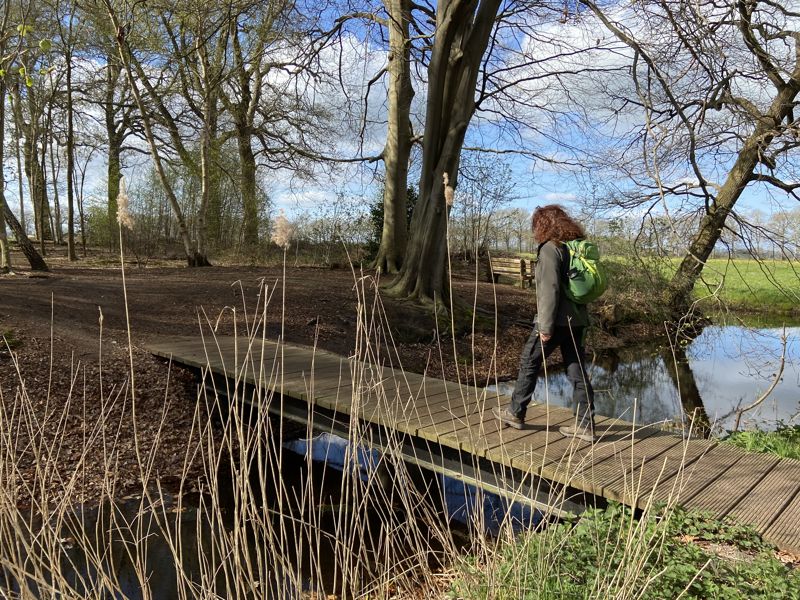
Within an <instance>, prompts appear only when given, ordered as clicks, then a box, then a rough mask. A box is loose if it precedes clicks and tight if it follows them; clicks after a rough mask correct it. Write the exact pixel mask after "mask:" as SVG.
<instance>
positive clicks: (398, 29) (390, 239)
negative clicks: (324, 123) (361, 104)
mask: <svg viewBox="0 0 800 600" xmlns="http://www.w3.org/2000/svg"><path fill="white" fill-rule="evenodd" d="M384 6H385V7H386V12H387V13H388V15H389V23H388V27H389V67H388V71H389V115H388V127H387V132H386V146H385V147H384V150H383V162H384V166H385V169H386V180H385V182H384V188H383V231H382V233H381V243H380V247H379V248H378V255H377V257H376V259H375V269H376V270H377V271H379V272H380V273H387V274H397V273H398V272H399V271H400V266H401V265H402V262H403V256H404V254H405V251H406V245H407V243H408V230H407V224H406V203H407V199H408V198H407V190H408V161H409V157H410V156H411V136H412V131H411V121H410V114H411V101H412V99H413V98H414V88H413V87H412V85H411V62H410V58H411V44H410V41H409V23H410V19H411V2H410V0H384Z"/></svg>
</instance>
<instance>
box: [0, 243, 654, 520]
mask: <svg viewBox="0 0 800 600" xmlns="http://www.w3.org/2000/svg"><path fill="white" fill-rule="evenodd" d="M14 259H15V262H14V263H13V264H15V265H17V266H19V265H22V263H23V258H22V257H21V256H15V257H14ZM48 261H49V263H50V265H51V268H52V271H51V272H50V273H45V274H41V275H39V274H36V273H32V272H30V271H29V270H27V269H26V268H17V269H15V272H14V273H13V274H11V275H4V276H2V277H0V334H2V335H3V336H4V337H5V338H6V339H7V341H8V343H9V346H10V347H11V351H10V352H9V351H8V349H7V347H6V344H5V343H3V346H2V349H0V404H2V410H3V411H4V413H5V415H11V418H10V419H7V418H4V419H0V421H2V422H0V435H4V436H7V437H6V441H9V440H10V441H13V444H7V445H6V447H7V448H8V447H9V446H12V445H13V447H14V450H13V451H14V452H15V453H16V455H17V456H16V459H17V460H18V461H20V462H19V464H21V465H22V473H21V477H20V478H19V481H18V482H17V484H16V485H17V493H16V496H17V501H18V503H20V504H21V505H25V504H27V502H28V501H29V500H28V499H29V498H30V497H31V496H32V495H34V494H35V493H37V492H36V489H37V488H36V486H44V487H49V486H51V485H54V486H55V485H59V486H61V488H63V485H62V484H59V481H62V482H63V480H64V479H63V478H64V477H65V476H66V475H67V474H69V473H71V472H72V471H71V469H72V470H74V468H75V465H76V464H80V468H81V475H80V477H79V480H80V481H79V483H77V484H75V485H74V486H72V487H71V488H70V489H71V490H72V491H70V492H63V491H61V492H59V493H62V494H63V493H69V494H71V495H72V494H74V496H75V498H74V499H75V500H79V501H87V500H91V499H93V498H96V497H99V494H100V493H101V491H102V489H101V488H102V486H103V485H104V483H103V482H104V478H105V479H107V477H108V475H109V470H110V469H111V470H113V472H114V480H115V485H117V486H118V490H119V491H121V492H124V491H125V490H126V489H134V488H135V487H136V484H137V477H138V475H139V470H138V466H137V460H136V451H135V448H134V445H133V441H132V440H133V422H132V419H131V417H130V414H129V413H130V412H131V411H130V407H129V406H128V403H127V402H126V401H125V398H126V397H127V394H126V393H125V391H126V390H127V386H128V380H129V373H130V360H129V354H128V328H127V325H126V303H125V298H124V293H123V284H122V276H121V271H120V268H119V266H118V265H117V266H113V265H112V264H109V262H110V261H106V262H105V263H104V262H103V261H98V260H84V261H80V262H78V263H75V264H69V263H67V262H66V261H65V260H64V259H63V258H59V257H57V256H55V257H54V256H50V257H48ZM475 280H476V277H475V274H474V273H470V272H466V271H465V272H462V273H456V274H455V275H454V277H453V282H452V286H453V290H454V292H455V294H456V296H457V297H460V298H462V299H464V300H465V301H466V302H467V303H469V304H475V305H477V306H478V307H479V308H480V309H481V312H482V314H484V315H485V314H495V313H496V314H497V315H498V317H499V318H498V320H497V335H496V336H495V334H494V331H493V330H490V331H482V332H479V331H476V332H474V333H472V332H471V333H468V334H466V335H461V336H458V337H457V339H456V340H455V355H456V357H457V360H454V358H453V355H454V351H453V343H452V340H447V339H440V340H439V341H437V340H436V339H435V336H434V331H431V334H430V336H429V339H422V340H417V341H408V342H397V343H396V344H395V351H396V353H397V356H398V357H399V358H400V361H401V362H402V365H403V368H404V369H406V370H408V371H412V372H418V373H422V372H427V373H428V374H430V375H432V376H436V377H444V378H456V369H460V371H461V373H460V375H461V380H462V381H464V380H465V376H466V380H468V381H472V382H477V383H478V384H479V385H486V383H487V381H488V380H490V379H494V378H495V377H497V379H499V380H508V379H512V378H514V377H515V376H516V371H517V364H518V360H519V352H520V350H521V349H522V346H523V344H524V342H525V340H526V338H527V336H528V334H529V332H530V327H531V323H532V320H533V312H534V306H535V298H534V295H533V293H532V292H531V291H529V290H523V289H520V288H518V287H515V286H512V285H492V284H490V283H487V282H484V281H479V282H478V283H477V284H476V282H475ZM126 282H127V308H128V314H129V318H130V335H131V341H132V344H131V345H132V357H133V372H134V375H135V382H136V386H135V390H136V407H137V417H136V419H137V421H136V427H137V436H138V440H139V445H140V447H144V448H150V447H153V448H156V450H155V454H156V456H155V462H154V465H155V477H157V478H158V479H160V480H161V481H162V482H169V481H177V480H178V477H179V476H180V474H181V470H182V469H183V468H184V457H185V454H186V448H187V444H188V440H189V437H190V436H191V435H192V433H191V431H192V422H193V419H195V417H196V412H195V411H196V406H197V400H196V399H197V391H196V381H195V379H194V376H193V375H192V374H191V372H189V371H184V370H182V369H180V368H177V367H175V366H173V367H172V368H169V366H168V365H167V364H166V363H165V362H164V361H162V360H159V359H156V358H154V357H153V356H151V355H150V354H149V353H148V352H147V350H146V349H145V348H146V345H147V344H148V342H150V341H153V340H154V339H157V338H164V337H165V336H170V335H175V336H187V335H188V336H191V335H198V336H199V335H200V331H201V325H202V327H203V329H204V331H205V332H206V335H208V333H209V332H210V331H211V329H212V328H214V327H215V328H216V332H217V333H218V334H221V335H230V334H233V333H234V332H235V331H237V332H238V333H239V334H240V335H241V334H242V333H243V332H245V331H246V327H247V324H250V325H251V326H252V323H253V319H254V315H255V314H256V312H258V313H263V310H262V309H263V307H264V304H263V299H264V298H268V300H267V304H266V312H265V313H264V314H265V315H266V321H267V337H268V339H272V340H275V339H277V337H278V336H279V334H280V331H281V328H283V332H284V337H285V340H286V341H287V342H290V343H298V344H305V345H315V346H317V347H318V348H322V349H324V350H328V351H331V352H335V353H338V354H342V355H345V356H349V355H352V354H353V352H354V348H355V347H356V337H357V335H358V331H359V328H358V327H357V324H358V314H359V306H362V307H363V308H364V309H365V310H366V314H371V313H372V311H374V310H376V309H375V307H376V306H377V304H376V302H375V298H376V295H375V293H376V292H375V291H376V289H377V286H376V285H375V281H374V278H373V277H372V274H369V273H360V272H355V273H354V272H353V271H352V270H350V269H334V270H331V269H320V268H310V267H288V268H287V269H286V276H285V280H284V276H283V269H282V268H281V267H279V266H273V267H243V266H215V267H210V268H202V269H187V268H185V267H183V266H182V265H180V264H179V263H177V262H172V263H161V264H155V263H150V264H149V265H148V267H147V268H137V267H136V266H128V267H126ZM284 295H285V299H284ZM380 299H381V303H380V306H381V307H382V310H378V311H377V312H378V313H383V314H386V315H389V316H388V317H387V318H388V319H389V322H390V325H391V319H392V318H393V317H392V316H391V315H397V314H398V313H396V312H395V311H394V309H393V307H394V306H395V304H396V303H394V302H392V301H390V300H389V299H387V298H386V297H384V295H381V296H380ZM396 318H403V316H402V315H400V316H399V317H396ZM651 333H652V330H648V328H645V327H644V326H636V325H634V326H631V327H630V328H627V329H625V328H623V329H621V330H620V331H619V332H618V333H617V335H616V336H614V337H612V336H610V335H608V334H606V333H603V332H601V331H599V330H597V331H594V332H593V334H592V335H591V336H590V340H589V346H590V352H591V351H597V352H600V353H602V351H604V350H609V349H613V348H619V347H622V346H625V345H627V344H629V343H631V342H633V341H635V340H639V339H643V338H644V337H649V336H650V335H651ZM496 338H497V343H496ZM99 422H102V423H105V424H106V425H105V426H104V427H105V428H106V429H108V428H113V429H114V430H115V432H116V431H118V432H119V434H116V433H115V438H114V439H115V440H116V444H117V447H116V450H115V459H114V464H113V465H110V464H109V463H108V461H102V460H95V461H92V460H86V458H87V452H90V450H87V439H92V440H97V439H99V438H98V437H97V431H96V430H97V427H96V424H97V423H99ZM101 437H102V436H101ZM42 442H44V445H43V444H42ZM43 448H44V449H46V451H43ZM44 455H47V456H51V457H57V461H56V464H55V465H52V466H51V469H52V472H48V473H49V474H48V475H47V481H42V478H43V477H44V475H43V470H42V468H41V465H37V464H35V463H37V462H41V460H42V457H43V456H44ZM26 457H27V458H26ZM0 458H2V459H3V460H5V458H3V457H0ZM9 458H10V457H9ZM198 468H199V467H198Z"/></svg>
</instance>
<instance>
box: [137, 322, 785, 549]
mask: <svg viewBox="0 0 800 600" xmlns="http://www.w3.org/2000/svg"><path fill="white" fill-rule="evenodd" d="M149 350H150V351H151V352H152V353H154V354H156V355H158V356H161V357H164V358H168V359H172V360H173V361H174V362H176V363H179V364H183V365H187V366H190V367H194V368H199V369H205V368H208V369H209V373H211V374H213V375H215V376H216V377H218V378H219V377H224V378H226V379H227V380H233V381H237V382H240V383H246V384H249V385H250V386H255V387H260V388H263V389H266V390H268V391H276V392H280V393H282V395H283V397H284V398H291V399H294V400H297V401H301V402H302V403H303V406H304V407H306V408H307V409H308V410H309V411H311V410H317V409H321V410H324V411H327V412H328V414H335V415H339V416H340V417H344V418H345V420H347V419H352V418H354V417H357V418H358V419H359V420H360V421H361V422H365V423H368V424H374V425H376V426H380V427H382V428H385V429H388V430H392V431H394V432H396V433H398V434H400V435H403V436H405V437H407V438H408V439H410V440H412V441H413V440H416V441H417V442H419V441H424V442H425V443H427V444H429V445H430V446H431V447H434V448H438V449H440V451H441V452H445V451H448V452H450V451H453V452H456V451H457V452H458V453H459V454H460V455H469V456H471V457H472V458H473V459H474V460H477V461H481V462H482V463H487V464H491V465H495V466H497V467H498V468H501V469H506V470H512V471H515V472H520V473H530V474H532V475H535V476H537V477H538V478H540V479H541V480H544V481H546V482H551V484H554V485H556V486H558V487H559V488H563V489H570V490H575V491H579V492H584V493H586V494H590V495H594V496H601V497H604V498H607V499H609V500H617V501H620V502H623V503H626V504H629V505H634V506H638V507H640V508H645V507H646V506H648V505H649V504H652V503H653V502H664V501H668V500H677V502H678V503H679V504H681V505H682V506H684V507H686V508H697V509H703V510H707V511H709V512H711V513H712V514H714V515H715V516H716V517H720V518H721V517H724V516H731V517H734V518H735V519H736V520H737V521H739V522H741V523H746V524H750V525H752V526H753V527H755V529H756V530H758V531H759V532H760V533H761V534H762V535H763V536H764V538H765V539H767V540H768V541H770V542H772V543H774V544H775V545H777V546H778V547H779V548H781V549H783V550H787V551H790V552H795V553H800V461H795V460H787V459H778V458H776V457H774V456H770V455H765V454H752V453H747V452H744V451H741V450H739V449H737V448H734V447H731V446H728V445H725V444H717V443H716V442H714V441H712V440H703V439H691V440H687V439H685V437H684V436H681V435H679V434H676V433H672V432H667V431H663V430H661V429H660V428H658V427H642V426H635V425H633V424H632V423H628V422H624V421H620V420H617V419H608V418H604V417H598V419H597V429H598V433H599V434H600V436H601V437H600V439H599V440H598V441H597V442H596V443H594V444H589V443H586V442H579V441H576V440H572V439H568V438H565V437H563V436H562V435H561V434H560V433H558V428H559V427H560V426H561V425H565V424H569V423H571V421H572V418H573V417H572V413H571V412H570V411H568V410H566V409H564V408H560V407H553V406H548V405H535V406H533V407H532V408H530V409H529V411H528V416H527V420H526V428H525V429H524V430H521V431H519V430H516V429H511V428H502V427H500V426H499V424H498V423H497V422H496V420H495V419H494V418H493V417H492V416H491V408H492V407H494V406H499V405H505V404H506V403H507V402H508V400H509V399H508V398H507V397H504V396H498V395H497V394H496V393H487V392H486V391H485V390H482V389H479V388H474V387H469V386H466V385H460V384H458V383H453V382H447V381H443V380H441V379H436V378H432V377H425V376H422V375H417V374H413V373H408V372H404V371H401V370H399V369H395V368H391V367H381V366H376V365H374V364H370V363H366V362H361V361H356V360H354V359H349V358H344V357H341V356H338V355H334V354H331V353H328V352H324V351H321V350H316V351H314V350H312V349H310V348H307V347H300V346H294V345H288V344H284V345H282V346H279V345H277V344H275V343H272V342H264V343H263V344H262V342H261V340H256V341H252V342H248V340H246V339H240V340H238V343H237V342H236V341H235V340H234V339H233V338H217V339H215V340H206V341H205V344H204V343H203V341H202V340H199V339H197V338H192V339H188V338H186V339H175V338H172V339H169V340H164V341H162V342H157V343H153V344H151V345H150V346H149Z"/></svg>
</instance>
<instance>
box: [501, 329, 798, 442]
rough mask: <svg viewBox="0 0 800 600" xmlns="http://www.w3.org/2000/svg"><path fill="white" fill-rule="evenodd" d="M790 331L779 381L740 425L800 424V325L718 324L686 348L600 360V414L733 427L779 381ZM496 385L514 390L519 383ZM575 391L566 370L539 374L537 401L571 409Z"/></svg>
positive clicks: (594, 371)
mask: <svg viewBox="0 0 800 600" xmlns="http://www.w3.org/2000/svg"><path fill="white" fill-rule="evenodd" d="M784 332H785V333H784ZM784 335H785V336H786V343H785V361H784V363H785V364H784V369H783V374H782V377H781V380H780V382H779V383H778V385H777V386H776V388H775V389H774V390H773V392H772V393H771V394H770V395H769V396H768V398H767V399H766V400H765V401H764V402H763V403H762V404H761V405H760V406H759V407H758V408H756V409H754V410H752V411H748V412H747V413H745V415H744V416H743V418H742V425H741V426H740V427H741V428H759V429H774V428H775V427H776V426H778V425H779V424H781V423H786V424H793V423H798V422H800V414H799V413H800V326H793V327H787V328H786V329H785V330H784V329H783V328H749V327H740V326H717V325H715V326H710V327H707V328H706V329H704V330H703V333H702V334H701V335H700V336H699V337H697V338H696V339H695V340H693V341H692V342H691V343H689V344H688V345H687V346H686V347H675V348H672V347H670V346H669V345H668V344H666V345H661V346H650V347H641V346H639V347H637V348H635V349H632V350H626V351H620V352H617V353H613V354H611V355H610V356H605V357H603V358H602V359H597V360H596V361H595V363H594V364H593V365H592V367H591V371H590V372H591V378H592V383H593V385H594V388H595V405H596V412H597V414H599V415H604V416H610V417H620V418H623V419H625V420H628V421H635V422H636V423H640V424H650V423H658V422H664V421H668V422H671V423H675V424H679V425H685V424H686V422H687V419H686V415H687V414H692V413H693V412H695V411H697V413H701V414H702V412H703V411H704V413H705V414H706V415H707V416H708V421H709V422H710V423H711V424H712V426H713V427H714V429H715V430H716V431H724V430H728V429H731V428H732V427H733V423H734V422H735V411H736V410H737V409H738V408H740V407H745V406H748V405H750V404H752V403H753V402H754V401H755V400H756V399H757V398H758V397H759V396H760V395H761V394H762V393H763V392H764V391H765V390H767V389H768V388H769V387H770V385H771V383H772V382H773V380H774V379H775V375H776V373H777V371H778V369H779V366H780V363H781V354H782V353H783V352H784V343H783V340H782V338H783V336H784ZM589 360H591V357H590V358H589ZM498 387H499V388H500V390H501V391H503V392H506V393H508V394H510V393H511V390H513V382H505V383H502V384H500V385H499V386H498ZM571 395H572V386H571V384H570V383H569V381H568V380H567V378H566V375H565V374H564V373H562V372H550V373H548V375H547V377H545V376H544V375H542V376H541V377H540V379H539V382H538V384H537V387H536V393H535V394H534V400H535V401H536V402H550V403H552V404H556V405H559V406H570V403H571Z"/></svg>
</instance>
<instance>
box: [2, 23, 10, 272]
mask: <svg viewBox="0 0 800 600" xmlns="http://www.w3.org/2000/svg"><path fill="white" fill-rule="evenodd" d="M7 13H8V9H6V14H7ZM5 131H6V84H5V82H4V81H3V80H2V79H0V213H2V214H3V215H5V214H6V209H7V208H8V206H7V205H6V195H5V189H6V178H5V169H3V161H4V159H5V156H4V149H5ZM9 271H11V250H10V249H9V247H8V236H7V234H6V221H5V218H3V219H0V273H8V272H9Z"/></svg>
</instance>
